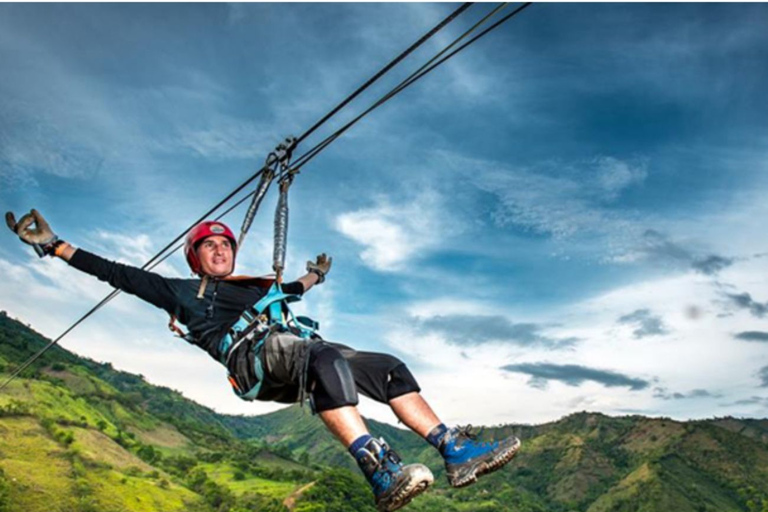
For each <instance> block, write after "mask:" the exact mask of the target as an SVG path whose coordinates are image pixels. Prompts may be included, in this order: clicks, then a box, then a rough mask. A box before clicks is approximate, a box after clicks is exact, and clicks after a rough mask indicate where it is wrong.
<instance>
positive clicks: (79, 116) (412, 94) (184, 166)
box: [0, 3, 768, 425]
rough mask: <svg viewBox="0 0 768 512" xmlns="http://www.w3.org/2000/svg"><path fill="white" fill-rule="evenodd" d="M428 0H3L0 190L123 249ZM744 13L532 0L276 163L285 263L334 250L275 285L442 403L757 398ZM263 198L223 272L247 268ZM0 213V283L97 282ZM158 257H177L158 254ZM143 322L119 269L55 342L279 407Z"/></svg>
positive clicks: (328, 102) (352, 78) (737, 7)
mask: <svg viewBox="0 0 768 512" xmlns="http://www.w3.org/2000/svg"><path fill="white" fill-rule="evenodd" d="M491 7H492V5H491V4H477V5H475V6H473V7H472V8H470V9H469V10H468V11H467V12H466V13H465V14H463V15H462V16H460V17H459V18H458V19H457V21H455V22H454V23H452V24H451V25H449V26H448V27H447V28H446V29H445V30H444V31H442V32H440V33H439V34H438V35H437V36H436V37H435V38H433V39H431V40H430V41H428V42H427V43H426V44H425V45H424V46H423V47H422V48H420V49H419V50H418V51H417V52H415V53H414V54H413V55H412V56H410V57H409V58H408V59H406V60H405V61H404V62H403V63H402V64H401V65H400V66H398V67H397V68H396V69H395V70H393V71H392V72H391V73H390V74H388V75H387V76H386V77H385V78H384V79H382V80H381V81H380V82H377V84H376V85H375V86H374V87H372V88H371V89H370V90H368V91H366V93H365V94H363V95H361V96H360V97H359V98H357V99H356V100H355V101H354V102H352V103H351V104H350V106H349V107H347V108H346V109H345V110H343V111H342V112H341V113H340V114H339V115H338V116H336V117H334V118H333V119H332V120H331V121H330V122H329V123H327V124H326V125H323V127H322V128H321V129H320V130H318V131H317V132H316V133H315V134H313V135H312V136H311V137H310V138H309V139H307V140H306V141H305V142H303V143H302V145H301V146H300V147H299V149H298V152H299V153H301V152H302V150H304V151H305V150H308V149H310V148H311V147H312V146H313V145H314V144H315V143H317V142H319V141H320V140H322V139H323V138H324V137H325V136H327V135H329V134H330V133H332V132H333V130H334V129H336V128H338V127H339V126H341V125H342V124H343V123H344V122H345V121H346V120H349V119H351V118H352V117H354V116H355V115H356V114H357V113H359V112H361V111H363V110H364V109H365V108H367V107H368V106H369V105H371V104H372V103H373V102H375V101H376V100H377V99H378V98H379V97H380V96H382V95H383V94H385V93H386V92H388V91H389V90H390V89H391V88H392V87H393V86H394V85H395V84H397V83H398V82H399V81H400V80H402V79H403V78H404V77H405V76H407V75H408V74H409V73H410V72H412V71H413V70H415V69H417V68H418V67H419V66H420V65H421V64H422V63H424V62H425V61H426V60H428V59H429V58H431V57H432V56H433V55H434V54H436V53H437V52H438V51H440V50H441V49H442V48H443V47H444V46H446V45H447V44H449V43H450V42H451V41H452V40H453V39H454V38H455V37H457V36H458V35H460V34H461V33H462V32H463V31H464V30H466V29H467V28H468V27H470V26H471V25H472V24H473V23H474V22H475V21H476V20H478V19H480V18H481V17H482V16H484V15H485V14H486V13H487V12H488V11H489V10H490V9H491ZM455 8H456V4H435V3H430V4H420V3H405V4H404V3H398V4H381V3H365V4H355V3H347V4H280V3H270V4H223V3H219V4H119V5H118V4H13V3H11V4H8V3H6V4H0V70H1V73H0V74H2V80H0V206H1V208H0V209H2V210H3V211H6V210H10V211H14V212H16V214H17V217H18V216H19V215H20V214H23V213H25V212H27V211H29V209H31V208H37V209H38V210H40V211H41V212H42V213H43V214H44V215H45V216H46V218H47V219H48V221H49V222H50V224H51V226H52V227H53V229H54V230H55V231H56V233H57V234H58V235H59V236H60V237H61V238H63V239H65V240H67V241H69V242H71V243H72V244H74V245H75V246H78V247H82V248H83V249H86V250H89V251H91V252H94V253H97V254H100V255H102V256H104V257H107V258H110V259H113V260H118V261H121V262H124V263H128V264H133V265H137V266H141V265H142V264H143V263H144V262H146V261H147V260H148V259H149V258H151V257H152V256H153V255H154V254H155V253H156V252H157V251H158V250H160V249H161V248H162V247H164V246H165V245H166V243H168V242H169V241H170V240H172V239H173V238H174V237H175V236H176V235H178V234H179V233H180V232H181V231H183V230H184V229H185V228H186V227H188V226H189V225H190V223H191V222H192V221H194V220H195V219H196V218H198V217H199V216H200V215H202V214H203V213H204V212H205V211H207V210H208V209H209V208H210V207H211V206H213V205H214V204H216V203H217V202H218V201H220V200H221V199H222V198H224V197H225V196H226V195H227V194H228V193H229V192H230V191H231V190H233V189H234V188H235V187H236V186H238V185H239V184H240V183H242V182H243V181H244V180H245V179H246V178H248V177H249V176H251V175H252V174H253V173H254V172H255V171H256V170H257V169H259V168H260V167H261V165H262V163H263V162H264V159H265V158H266V156H267V154H268V153H269V152H270V151H271V150H272V148H274V147H275V145H276V144H278V143H279V142H280V141H282V140H283V139H284V138H285V137H287V136H290V135H293V136H298V135H300V134H301V133H303V132H304V131H305V130H307V129H308V128H309V127H310V126H312V125H313V124H314V123H315V122H316V121H317V120H319V119H320V118H321V117H322V116H323V115H324V114H325V113H326V112H328V111H329V110H330V109H331V108H333V107H334V106H335V105H336V104H338V103H339V102H340V101H341V100H342V99H344V98H345V97H346V96H347V95H348V94H350V93H351V92H352V91H354V90H355V89H356V88H357V87H358V86H359V85H360V84H362V83H363V82H365V81H366V80H367V79H368V78H369V77H370V76H372V75H373V74H374V73H375V72H376V71H378V70H379V69H380V68H381V67H382V66H384V65H385V64H386V63H388V62H389V61H390V60H391V59H392V58H393V57H394V56H395V55H397V54H398V53H400V52H401V51H403V50H404V49H405V48H406V47H407V46H409V45H410V44H411V43H412V42H414V41H416V40H417V39H418V38H420V37H421V36H422V35H423V34H424V33H426V32H427V31H428V30H429V29H430V28H432V27H433V26H434V25H436V24H437V23H438V22H439V21H440V20H441V19H443V18H444V17H445V16H447V15H448V13H450V12H451V11H452V10H453V9H455ZM509 9H510V8H507V11H506V12H509ZM766 25H768V5H765V4H695V3H687V4H655V3H654V4H578V3H569V4H547V3H542V4H534V5H533V6H531V7H530V8H528V9H526V10H525V11H523V12H522V13H521V14H520V15H518V16H517V17H515V18H513V19H512V20H511V21H509V22H508V23H505V24H503V25H502V26H500V27H499V28H498V29H497V30H494V31H493V32H491V33H490V34H488V35H487V36H486V37H485V38H483V39H481V40H479V41H478V42H477V43H476V44H473V45H472V46H470V47H468V48H467V49H466V50H464V51H463V52H462V53H460V54H459V55H457V56H456V57H454V58H452V59H451V60H449V61H448V62H446V64H445V65H443V66H441V67H440V68H438V69H437V70H435V71H434V72H433V73H431V74H430V75H428V76H426V77H425V78H423V79H422V80H420V81H419V82H417V83H416V84H414V85H413V86H412V87H410V88H408V89H407V90H406V91H404V92H403V93H401V94H399V95H398V96H396V97H395V98H394V99H392V100H391V101H390V102H388V103H387V104H386V105H385V106H383V107H381V108H380V109H378V110H376V111H375V112H374V113H372V114H371V115H369V116H367V117H366V118H365V119H364V120H363V121H361V122H360V123H359V124H357V125H356V126H355V127H354V128H353V129H351V130H350V131H349V132H347V133H346V134H345V135H344V136H343V137H341V138H340V139H338V140H337V141H336V142H335V143H334V144H332V145H331V146H329V147H328V148H327V149H326V150H325V151H323V152H322V153H321V154H320V155H319V156H318V157H316V158H315V159H314V160H312V161H311V162H310V163H309V164H307V165H306V166H305V167H304V168H303V169H302V172H301V174H300V175H299V176H298V177H297V179H296V182H295V184H294V186H293V187H292V189H291V210H290V215H291V217H290V228H289V242H288V259H287V271H286V272H287V276H288V277H289V278H290V277H291V276H296V277H298V276H300V275H302V274H303V273H304V265H305V261H307V260H309V259H313V258H314V256H315V255H316V254H319V253H321V252H326V253H328V254H330V255H331V256H332V257H333V267H332V270H331V272H330V274H329V275H328V280H327V281H326V282H325V283H324V284H322V285H321V286H318V287H316V288H314V289H313V290H311V291H310V292H309V293H307V294H306V295H305V297H304V300H303V301H302V302H301V303H300V304H298V305H297V306H296V307H295V308H294V309H295V310H296V311H297V312H301V313H304V314H308V315H309V316H312V317H314V318H315V319H317V320H318V321H319V322H320V327H321V333H322V334H323V336H324V337H325V338H326V339H329V340H333V341H337V342H341V343H345V344H348V345H351V346H354V347H355V348H358V349H360V350H369V351H381V352H388V353H392V354H394V355H396V356H398V357H400V358H401V359H403V360H404V361H405V362H406V363H407V364H408V365H409V367H410V368H411V370H412V372H413V373H414V375H415V376H416V377H417V379H418V381H419V383H420V385H421V387H422V390H423V394H424V396H425V397H426V398H427V399H428V401H429V402H430V403H431V404H432V406H433V408H434V409H435V410H436V412H437V413H438V415H439V416H440V417H441V418H442V419H443V420H444V421H445V422H446V423H449V424H455V423H473V424H484V425H495V424H502V423H543V422H547V421H553V420H557V419H558V418H560V417H562V416H564V415H567V414H570V413H573V412H577V411H583V410H586V411H595V412H602V413H605V414H611V415H625V414H642V415H648V416H667V417H672V418H674V419H681V420H683V419H693V418H710V417H714V416H726V415H733V416H738V417H760V418H764V417H766V416H768V240H766V236H765V219H766V218H768V201H766V200H765V196H766V193H767V192H768V159H767V158H766V157H767V156H768V130H766V127H767V126H766V125H768V121H766V120H768V102H766V101H765V91H766V90H768V31H766V30H765V27H766ZM275 200H276V198H275V197H274V195H272V196H270V197H268V198H267V199H266V200H265V203H264V205H263V206H262V210H261V212H260V214H259V216H258V218H257V219H256V222H255V223H254V225H253V228H252V229H251V231H250V234H249V237H248V239H247V240H246V242H245V244H244V245H243V247H242V251H241V252H240V254H239V255H238V269H237V271H238V273H241V274H251V275H262V274H265V273H268V272H269V271H270V266H271V250H272V215H273V208H274V204H275ZM243 215H244V209H243V208H239V209H237V210H235V211H234V212H232V214H230V215H229V216H227V217H226V218H225V221H226V222H228V223H229V224H230V225H232V226H233V227H234V228H235V229H236V230H238V229H239V226H240V224H241V223H242V219H243ZM0 240H2V242H1V243H0V275H2V276H3V279H4V283H3V285H2V287H1V288H0V309H2V310H5V311H7V312H8V314H9V315H10V316H12V317H15V318H18V319H20V320H21V321H23V322H24V323H27V324H30V325H31V326H33V327H34V328H35V329H36V330H38V331H39V332H41V333H42V334H44V335H46V336H48V337H50V338H55V337H56V336H58V335H59V334H60V333H61V332H62V331H63V330H64V329H66V328H67V327H68V326H69V325H70V324H71V323H73V322H74V321H75V320H77V319H78V318H79V317H80V316H81V315H82V314H83V313H85V312H86V311H88V310H89V309H90V308H91V307H92V306H93V305H94V304H95V303H96V302H98V301H99V300H100V299H101V298H103V297H104V296H105V295H106V294H108V293H109V291H110V289H109V287H108V286H107V285H105V284H103V283H101V282H98V281H96V280H95V279H94V278H92V277H90V276H88V275H85V274H81V273H79V272H78V271H76V270H74V269H72V268H69V267H68V266H67V265H66V264H65V263H64V262H62V261H60V260H54V259H48V258H46V259H39V258H37V256H36V255H35V254H34V252H33V251H32V250H31V249H30V248H29V247H28V246H25V245H23V244H21V243H20V242H19V241H18V239H17V238H16V237H15V235H14V234H13V233H11V232H10V231H6V232H5V234H4V235H2V237H1V238H0ZM156 271H157V272H159V273H161V274H163V275H167V276H171V277H187V276H189V270H188V268H187V267H186V264H185V262H184V260H183V256H182V255H181V254H176V255H174V256H172V257H171V258H170V259H169V260H167V261H166V262H165V263H163V264H162V265H160V266H159V267H158V268H157V269H156ZM166 323H167V317H166V315H165V314H164V313H163V312H162V311H160V310H158V309H156V308H154V307H152V306H150V305H147V304H144V303H142V302H141V301H139V300H137V299H136V298H134V297H130V296H120V297H119V298H118V299H116V300H115V301H113V302H112V303H111V304H110V305H109V306H108V307H107V308H105V309H104V310H102V311H100V312H99V313H98V314H97V315H95V316H94V317H92V318H91V319H89V320H88V321H87V322H86V323H85V324H83V325H82V326H80V327H78V328H77V329H76V330H75V331H74V332H73V333H72V334H71V335H69V336H68V337H67V338H65V339H64V340H63V341H62V342H61V344H62V346H64V347H65V348H67V349H69V350H72V351H74V352H76V353H77V354H80V355H83V356H86V357H89V358H91V359H94V360H96V361H101V362H109V363H112V364H113V365H114V366H115V367H116V368H118V369H122V370H126V371H130V372H133V373H137V374H141V375H143V376H145V378H146V379H147V380H148V381H149V382H151V383H153V384H157V385H162V386H167V387H170V388H173V389H176V390H178V391H179V392H181V393H182V394H183V395H184V396H186V397H188V398H191V399H193V400H195V401H197V402H199V403H202V404H204V405H206V406H209V407H211V408H213V409H215V410H216V411H219V412H225V413H232V414H248V415H250V414H263V413H266V412H270V411H273V410H276V409H277V408H279V407H280V406H278V405H276V404H270V403H260V402H243V401H240V400H239V399H238V398H237V397H236V396H235V395H234V394H233V393H232V391H231V389H230V388H229V385H228V383H227V381H226V378H225V370H224V369H223V368H222V367H221V366H220V365H218V364H217V363H216V362H214V361H212V360H211V359H210V357H209V356H208V355H207V354H205V353H204V352H202V351H201V350H199V349H197V348H196V347H194V346H191V345H187V344H186V343H185V342H183V341H181V340H179V339H177V338H174V337H173V336H172V335H171V333H170V332H169V331H168V330H167V328H166ZM361 411H362V413H363V414H364V415H365V416H367V417H372V418H376V419H379V420H382V421H387V422H390V423H394V422H395V418H394V416H393V415H392V413H391V412H390V411H389V410H388V409H387V408H386V407H385V406H382V405H380V404H375V403H373V402H371V401H370V400H367V399H364V400H363V401H362V403H361Z"/></svg>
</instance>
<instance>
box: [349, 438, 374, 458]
mask: <svg viewBox="0 0 768 512" xmlns="http://www.w3.org/2000/svg"><path fill="white" fill-rule="evenodd" d="M371 439H373V437H371V435H370V434H363V435H362V436H360V437H358V438H357V439H355V440H354V441H353V442H352V444H351V445H349V453H351V454H352V456H353V457H354V456H355V454H357V451H358V450H359V449H360V448H362V447H363V446H365V445H366V444H368V441H370V440H371Z"/></svg>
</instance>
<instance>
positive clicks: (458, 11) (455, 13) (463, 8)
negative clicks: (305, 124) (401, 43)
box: [296, 2, 472, 144]
mask: <svg viewBox="0 0 768 512" xmlns="http://www.w3.org/2000/svg"><path fill="white" fill-rule="evenodd" d="M471 5H472V2H467V3H465V4H462V5H461V7H459V8H458V9H456V10H455V11H453V12H452V13H451V14H450V15H449V16H448V17H447V18H445V19H444V20H443V21H441V22H440V23H439V24H438V25H436V26H435V28H433V29H432V30H430V31H429V32H427V33H426V34H424V36H422V38H421V39H419V40H418V41H416V42H415V43H413V44H412V45H411V46H410V47H409V48H408V49H407V50H405V51H404V52H403V53H401V54H400V55H398V56H397V57H395V59H394V60H393V61H392V62H390V63H389V64H387V65H386V66H384V67H383V68H381V70H380V71H379V72H378V73H376V74H375V75H373V76H372V77H371V78H370V79H369V80H368V81H367V82H365V83H364V84H363V85H361V86H360V87H359V88H358V89H357V90H356V91H355V92H353V93H352V94H351V95H349V97H347V99H345V100H344V101H342V102H341V103H339V104H338V105H336V107H335V108H334V109H333V110H331V111H330V112H328V113H327V114H326V115H325V117H323V118H322V119H320V120H319V121H318V122H316V123H315V124H314V126H312V128H310V129H309V130H307V131H306V132H305V133H304V135H302V136H301V137H299V138H298V139H297V140H296V144H299V143H301V141H303V140H304V139H306V138H307V137H309V136H310V135H311V134H312V133H313V132H314V131H315V130H317V129H318V128H319V127H320V125H322V124H323V123H325V122H326V121H327V120H328V119H330V118H331V117H332V116H333V115H334V114H336V113H337V112H338V111H339V110H341V109H342V108H344V107H345V106H346V105H347V104H348V103H349V102H350V101H352V100H353V99H355V98H356V97H357V96H358V95H359V94H360V93H361V92H363V91H364V90H365V89H367V88H368V87H369V86H370V85H371V84H373V82H375V81H376V80H378V79H379V78H381V77H382V76H384V74H385V73H386V72H387V71H389V70H390V69H392V68H393V67H395V66H396V65H397V64H398V63H399V62H400V61H401V60H403V59H404V58H405V57H407V56H408V55H409V54H410V53H411V52H413V51H414V50H415V49H416V48H418V47H419V46H421V45H422V44H423V43H424V42H425V41H426V40H427V39H429V38H430V37H432V36H433V35H435V34H436V33H437V32H439V31H440V30H441V29H442V28H443V27H445V26H446V25H447V24H448V23H450V22H451V21H453V20H454V19H456V17H457V16H458V15H459V14H461V13H462V12H464V11H466V10H467V9H469V7H470V6H471Z"/></svg>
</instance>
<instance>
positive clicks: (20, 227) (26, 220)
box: [16, 213, 35, 236]
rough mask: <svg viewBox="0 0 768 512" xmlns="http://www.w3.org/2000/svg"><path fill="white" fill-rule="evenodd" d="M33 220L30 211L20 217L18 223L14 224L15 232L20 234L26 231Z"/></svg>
mask: <svg viewBox="0 0 768 512" xmlns="http://www.w3.org/2000/svg"><path fill="white" fill-rule="evenodd" d="M34 222H35V217H33V216H32V214H31V213H28V214H26V215H24V216H23V217H22V218H21V219H19V223H18V224H16V233H17V234H18V235H19V236H21V234H22V233H24V231H26V230H27V228H28V227H29V226H31V225H32V224H33V223H34Z"/></svg>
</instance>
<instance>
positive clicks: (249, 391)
mask: <svg viewBox="0 0 768 512" xmlns="http://www.w3.org/2000/svg"><path fill="white" fill-rule="evenodd" d="M295 147H296V139H295V138H293V137H289V138H287V139H286V140H285V141H284V142H282V143H281V144H280V145H278V146H277V148H276V149H275V151H274V152H272V153H270V154H269V156H268V157H267V162H266V164H265V172H264V173H262V176H261V180H260V181H259V183H258V185H257V186H256V191H255V193H254V195H253V200H252V201H251V205H250V207H249V208H248V211H247V213H246V215H245V219H244V221H243V226H242V228H241V231H240V237H239V240H238V243H237V249H238V250H241V248H242V244H243V242H244V240H245V236H246V234H247V233H248V230H249V229H250V226H251V224H252V223H253V220H254V218H255V216H256V214H257V213H258V209H259V207H260V205H261V203H262V201H263V199H264V197H265V196H266V194H267V191H268V190H269V187H270V185H271V183H272V181H273V180H274V179H276V178H278V177H279V178H278V180H279V196H278V200H277V206H276V208H275V220H274V251H273V259H272V269H273V270H274V272H275V277H274V279H272V280H271V284H270V286H269V289H268V291H267V293H266V294H265V295H264V297H262V298H261V299H260V300H259V301H258V302H257V303H256V304H254V305H253V306H251V307H249V308H248V309H246V310H245V311H244V312H243V313H242V315H241V316H240V318H239V319H238V320H237V321H236V322H235V324H234V325H233V326H232V327H231V328H230V329H229V330H228V332H227V333H226V334H225V335H224V336H223V337H222V339H221V341H220V342H219V346H218V353H219V355H220V362H221V363H222V364H223V365H224V366H225V367H226V368H227V370H228V371H229V375H228V380H229V382H230V384H231V385H232V388H233V390H234V392H235V393H236V394H237V395H238V396H239V397H240V398H242V399H244V400H253V399H255V398H256V396H257V395H258V393H259V391H260V389H261V384H262V382H263V381H264V368H263V366H262V362H261V357H260V352H261V351H262V350H263V347H264V343H265V341H266V338H267V336H269V334H271V333H276V332H291V333H293V334H295V335H297V336H299V337H300V338H301V339H302V340H303V342H304V343H305V344H307V345H308V344H309V343H310V342H311V341H310V340H312V339H317V338H319V336H318V335H317V329H318V327H319V324H318V323H317V322H315V321H314V320H312V319H310V318H307V317H304V316H296V315H295V314H294V313H293V311H291V309H290V307H289V304H290V303H292V302H297V301H299V300H301V296H300V295H298V294H293V293H285V292H284V291H283V290H282V282H283V271H284V270H285V256H286V252H287V240H288V191H289V189H290V186H291V185H292V183H293V179H294V177H295V176H296V174H297V172H296V171H294V170H292V169H291V167H290V160H291V155H292V152H293V149H294V148H295ZM207 281H208V279H207V276H203V278H202V281H201V286H200V293H199V294H198V298H199V299H202V298H204V291H205V287H206V285H207ZM225 281H226V280H225ZM220 282H221V281H220V280H216V282H215V288H214V299H215V295H216V293H217V290H218V286H219V283H220ZM175 320H176V319H175V318H174V317H173V316H172V317H171V321H170V323H169V324H168V327H169V328H170V329H171V331H173V332H174V333H175V334H176V335H177V336H179V337H181V338H183V339H185V340H187V341H191V340H192V339H193V338H192V336H191V334H189V333H185V332H184V331H183V330H182V329H181V328H180V327H179V326H178V325H176V323H175ZM243 349H245V350H246V351H247V352H248V353H247V354H241V353H240V351H242V350H243ZM240 359H247V360H248V361H253V367H252V368H248V369H246V372H247V373H250V374H252V375H251V376H252V377H254V378H255V382H252V381H250V380H249V379H247V378H245V377H244V376H243V375H241V374H242V371H241V370H242V369H241V368H239V367H238V365H242V364H243V362H242V361H240ZM307 365H308V353H307V351H306V350H305V351H304V361H302V362H301V366H302V367H303V368H305V369H304V370H303V371H302V375H300V378H299V381H300V385H301V386H304V384H305V382H306V368H307ZM248 370H250V372H248ZM300 396H302V397H303V389H302V392H300Z"/></svg>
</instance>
